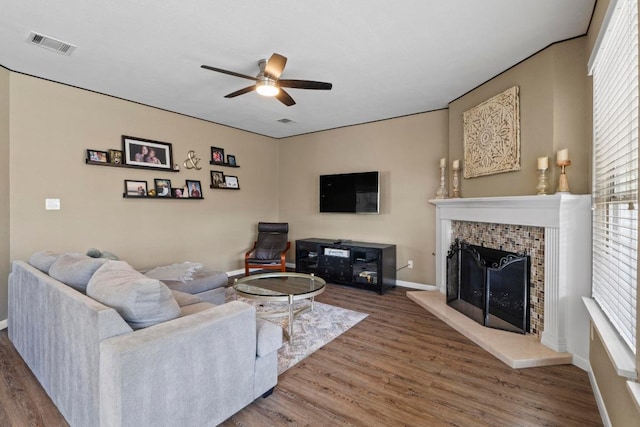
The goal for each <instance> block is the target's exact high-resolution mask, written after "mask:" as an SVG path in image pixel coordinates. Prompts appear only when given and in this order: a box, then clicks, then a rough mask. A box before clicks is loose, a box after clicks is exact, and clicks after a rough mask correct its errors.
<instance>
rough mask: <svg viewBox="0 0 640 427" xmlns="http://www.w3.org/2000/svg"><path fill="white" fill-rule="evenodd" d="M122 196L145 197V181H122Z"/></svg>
mask: <svg viewBox="0 0 640 427" xmlns="http://www.w3.org/2000/svg"><path fill="white" fill-rule="evenodd" d="M124 194H125V195H126V196H127V197H146V196H147V181H134V180H131V179H125V180H124Z"/></svg>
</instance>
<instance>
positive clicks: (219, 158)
mask: <svg viewBox="0 0 640 427" xmlns="http://www.w3.org/2000/svg"><path fill="white" fill-rule="evenodd" d="M211 161H212V162H213V163H224V149H222V148H218V147H211Z"/></svg>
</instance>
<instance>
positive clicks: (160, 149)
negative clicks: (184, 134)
mask: <svg viewBox="0 0 640 427" xmlns="http://www.w3.org/2000/svg"><path fill="white" fill-rule="evenodd" d="M122 151H123V152H124V164H126V165H134V166H140V167H145V168H152V169H164V170H173V153H172V145H171V144H170V143H168V142H160V141H153V140H151V139H143V138H136V137H132V136H126V135H122Z"/></svg>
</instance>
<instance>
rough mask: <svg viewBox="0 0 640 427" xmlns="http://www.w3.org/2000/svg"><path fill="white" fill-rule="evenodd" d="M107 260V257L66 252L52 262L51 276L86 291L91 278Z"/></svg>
mask: <svg viewBox="0 0 640 427" xmlns="http://www.w3.org/2000/svg"><path fill="white" fill-rule="evenodd" d="M105 262H107V260H106V259H96V258H91V257H88V256H86V255H83V254H80V253H65V254H62V255H60V256H59V257H58V258H57V259H56V260H55V262H54V263H53V264H51V268H49V276H51V277H53V278H54V279H56V280H59V281H61V282H62V283H65V284H67V285H69V286H71V287H72V288H74V289H77V290H79V291H81V292H85V291H86V289H87V283H89V279H91V276H93V273H95V272H96V270H97V269H98V268H100V267H101V266H102V265H103V264H104V263H105Z"/></svg>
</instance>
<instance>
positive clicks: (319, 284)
mask: <svg viewBox="0 0 640 427" xmlns="http://www.w3.org/2000/svg"><path fill="white" fill-rule="evenodd" d="M326 284H327V283H326V282H325V281H324V280H323V279H321V278H320V277H317V276H314V275H313V274H304V273H293V272H280V271H279V272H276V273H261V274H254V275H253V276H246V277H242V278H240V279H236V280H235V281H234V283H233V289H234V290H235V292H236V295H240V296H241V297H243V298H247V299H252V300H257V301H264V302H286V303H288V307H287V308H288V310H286V311H273V312H266V313H258V315H259V316H260V317H263V318H275V317H285V316H288V317H289V327H288V328H287V329H288V331H287V332H288V336H289V341H290V342H291V340H292V339H293V319H294V318H295V316H297V315H298V314H300V313H303V312H305V311H307V310H312V311H313V300H314V297H315V296H316V295H320V294H321V293H323V292H324V290H325V285H326ZM302 299H310V300H311V304H310V305H307V306H305V307H302V308H299V309H297V310H294V308H293V304H294V302H296V301H299V300H302Z"/></svg>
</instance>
